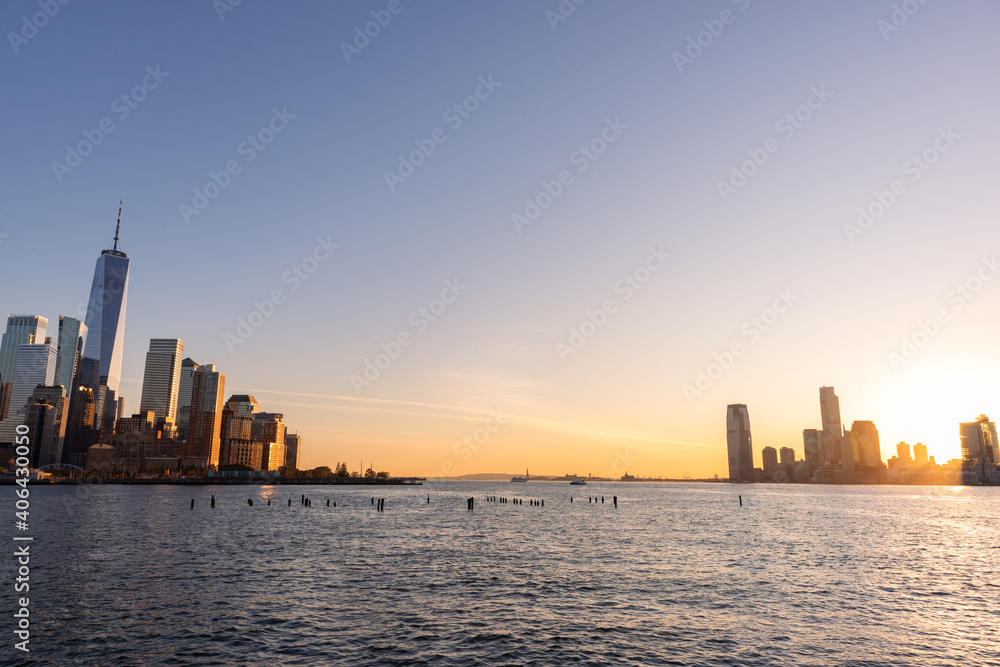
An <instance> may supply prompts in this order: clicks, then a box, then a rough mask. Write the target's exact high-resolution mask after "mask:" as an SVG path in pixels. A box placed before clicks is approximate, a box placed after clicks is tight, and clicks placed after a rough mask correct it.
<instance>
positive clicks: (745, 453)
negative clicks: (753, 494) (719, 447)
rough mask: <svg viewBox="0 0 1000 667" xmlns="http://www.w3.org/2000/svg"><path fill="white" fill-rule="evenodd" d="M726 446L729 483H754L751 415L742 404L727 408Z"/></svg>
mask: <svg viewBox="0 0 1000 667" xmlns="http://www.w3.org/2000/svg"><path fill="white" fill-rule="evenodd" d="M726 446H727V450H728V454H729V481H730V482H751V481H753V449H752V447H751V442H750V413H749V412H748V411H747V406H746V405H743V404H742V403H737V404H733V405H730V406H728V407H727V408H726Z"/></svg>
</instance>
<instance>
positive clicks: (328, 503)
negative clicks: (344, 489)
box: [326, 498, 330, 507]
mask: <svg viewBox="0 0 1000 667" xmlns="http://www.w3.org/2000/svg"><path fill="white" fill-rule="evenodd" d="M326 506H327V507H329V506H330V499H329V498H327V499H326Z"/></svg>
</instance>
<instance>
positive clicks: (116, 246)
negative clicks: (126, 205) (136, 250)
mask: <svg viewBox="0 0 1000 667" xmlns="http://www.w3.org/2000/svg"><path fill="white" fill-rule="evenodd" d="M123 201H125V200H124V199H120V200H119V201H118V222H117V223H116V224H115V247H114V248H112V250H114V251H116V252H117V251H118V228H119V227H121V225H122V202H123Z"/></svg>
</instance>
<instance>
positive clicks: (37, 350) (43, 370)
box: [0, 343, 56, 442]
mask: <svg viewBox="0 0 1000 667" xmlns="http://www.w3.org/2000/svg"><path fill="white" fill-rule="evenodd" d="M55 379H56V349H55V348H54V347H53V346H52V345H50V344H42V345H31V344H27V343H25V344H22V345H19V346H18V348H17V363H16V364H15V365H14V382H13V386H12V387H11V391H10V407H9V409H8V412H7V419H5V420H4V422H3V424H2V427H3V433H0V442H14V438H15V437H16V435H17V427H18V426H20V425H22V424H24V419H25V417H27V413H28V399H29V398H31V394H32V392H34V391H35V387H37V386H38V385H43V386H46V387H50V386H52V385H53V384H54V383H55Z"/></svg>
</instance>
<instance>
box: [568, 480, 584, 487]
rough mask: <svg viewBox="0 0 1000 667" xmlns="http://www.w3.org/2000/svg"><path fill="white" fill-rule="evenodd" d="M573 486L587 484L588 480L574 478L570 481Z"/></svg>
mask: <svg viewBox="0 0 1000 667" xmlns="http://www.w3.org/2000/svg"><path fill="white" fill-rule="evenodd" d="M570 484H571V485H572V486H587V480H585V479H574V480H573V481H572V482H570Z"/></svg>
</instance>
